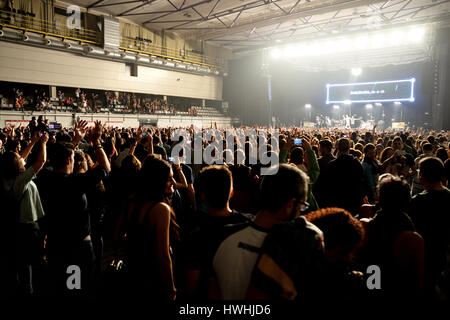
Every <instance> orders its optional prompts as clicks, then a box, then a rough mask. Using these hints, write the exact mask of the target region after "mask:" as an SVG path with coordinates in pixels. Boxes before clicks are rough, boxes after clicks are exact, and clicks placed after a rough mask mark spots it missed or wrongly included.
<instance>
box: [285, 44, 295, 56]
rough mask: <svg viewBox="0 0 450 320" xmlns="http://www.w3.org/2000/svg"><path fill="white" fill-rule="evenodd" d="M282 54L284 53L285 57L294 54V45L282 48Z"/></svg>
mask: <svg viewBox="0 0 450 320" xmlns="http://www.w3.org/2000/svg"><path fill="white" fill-rule="evenodd" d="M284 55H285V56H286V57H293V56H294V55H295V49H294V47H291V46H289V47H286V48H285V49H284Z"/></svg>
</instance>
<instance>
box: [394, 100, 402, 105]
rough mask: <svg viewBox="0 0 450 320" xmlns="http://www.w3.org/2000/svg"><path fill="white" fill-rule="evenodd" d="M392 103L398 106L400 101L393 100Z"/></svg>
mask: <svg viewBox="0 0 450 320" xmlns="http://www.w3.org/2000/svg"><path fill="white" fill-rule="evenodd" d="M394 104H395V105H396V106H399V105H401V104H402V103H401V102H400V101H395V102H394Z"/></svg>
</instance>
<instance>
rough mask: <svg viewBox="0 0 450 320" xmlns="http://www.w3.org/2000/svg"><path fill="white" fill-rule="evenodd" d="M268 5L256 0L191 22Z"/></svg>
mask: <svg viewBox="0 0 450 320" xmlns="http://www.w3.org/2000/svg"><path fill="white" fill-rule="evenodd" d="M275 1H281V0H275ZM272 3H273V2H272ZM269 4H270V3H266V2H265V1H264V0H257V1H253V2H250V3H247V4H245V5H240V6H238V7H234V8H231V9H227V10H222V11H220V12H217V13H214V14H213V15H212V16H211V15H210V16H208V17H205V19H196V20H192V22H201V21H209V20H213V19H217V17H220V18H221V17H225V16H228V15H230V14H233V13H237V12H242V11H246V10H250V9H255V8H259V7H263V6H267V5H269ZM155 20H156V19H155ZM152 23H153V22H152ZM180 26H182V25H180ZM171 29H172V30H175V29H178V26H174V27H172V28H171Z"/></svg>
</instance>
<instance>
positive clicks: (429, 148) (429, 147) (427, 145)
mask: <svg viewBox="0 0 450 320" xmlns="http://www.w3.org/2000/svg"><path fill="white" fill-rule="evenodd" d="M422 149H423V151H429V152H431V151H433V145H432V144H431V143H429V142H427V143H424V144H423V146H422Z"/></svg>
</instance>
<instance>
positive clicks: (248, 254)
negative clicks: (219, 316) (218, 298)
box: [213, 225, 267, 300]
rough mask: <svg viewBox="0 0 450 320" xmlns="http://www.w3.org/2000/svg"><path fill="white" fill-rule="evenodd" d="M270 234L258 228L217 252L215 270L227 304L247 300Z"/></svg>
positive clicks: (240, 234)
mask: <svg viewBox="0 0 450 320" xmlns="http://www.w3.org/2000/svg"><path fill="white" fill-rule="evenodd" d="M266 236H267V232H266V231H263V229H262V228H261V229H259V228H258V227H257V226H255V225H250V226H248V227H246V228H245V229H243V230H241V231H239V232H236V233H234V234H232V235H231V236H229V237H228V238H226V239H225V240H224V241H223V242H222V244H221V245H220V246H219V248H218V249H217V252H216V255H215V256H214V260H213V267H214V271H215V273H216V277H217V281H218V283H219V287H220V291H221V293H222V298H223V299H224V300H244V299H245V296H246V293H247V288H248V285H249V283H250V279H251V276H252V272H253V268H254V266H255V263H256V260H257V259H258V255H259V254H258V252H257V250H258V249H259V248H261V246H262V244H263V242H264V239H265V238H266Z"/></svg>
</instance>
